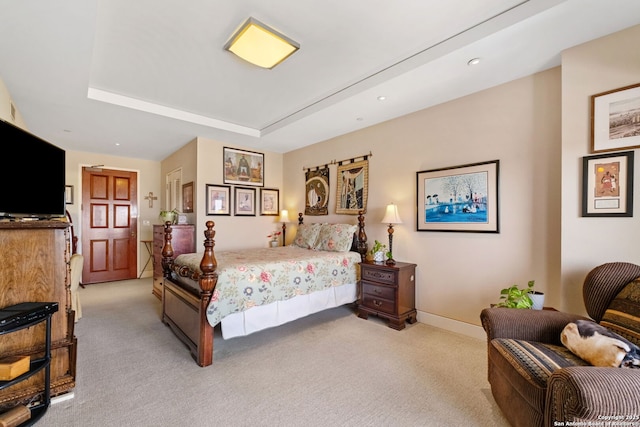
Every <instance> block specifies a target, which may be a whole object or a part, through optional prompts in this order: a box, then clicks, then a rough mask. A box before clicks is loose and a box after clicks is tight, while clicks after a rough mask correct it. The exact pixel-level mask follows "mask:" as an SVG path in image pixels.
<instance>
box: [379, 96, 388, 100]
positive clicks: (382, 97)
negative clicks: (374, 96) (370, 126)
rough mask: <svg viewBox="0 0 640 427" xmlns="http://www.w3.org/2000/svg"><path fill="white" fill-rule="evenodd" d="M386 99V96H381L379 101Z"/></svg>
mask: <svg viewBox="0 0 640 427" xmlns="http://www.w3.org/2000/svg"><path fill="white" fill-rule="evenodd" d="M385 99H387V97H386V96H384V95H380V96H379V97H378V101H384V100H385Z"/></svg>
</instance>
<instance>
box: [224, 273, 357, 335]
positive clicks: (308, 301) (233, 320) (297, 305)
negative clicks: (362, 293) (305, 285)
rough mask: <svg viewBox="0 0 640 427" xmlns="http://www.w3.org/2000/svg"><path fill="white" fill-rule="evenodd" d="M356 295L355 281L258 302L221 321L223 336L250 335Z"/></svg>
mask: <svg viewBox="0 0 640 427" xmlns="http://www.w3.org/2000/svg"><path fill="white" fill-rule="evenodd" d="M356 295H357V286H356V284H355V283H353V284H346V285H342V286H336V287H333V288H329V289H325V290H324V291H319V292H314V293H312V294H308V295H300V296H297V297H294V298H291V299H288V300H285V301H276V302H273V303H271V304H267V305H259V306H256V307H253V308H251V309H249V310H246V311H243V312H240V313H232V314H230V315H228V316H226V317H225V318H224V319H222V321H221V322H220V323H221V326H222V338H224V339H229V338H234V337H241V336H245V335H249V334H252V333H254V332H258V331H261V330H263V329H268V328H273V327H274V326H279V325H282V324H284V323H287V322H291V321H292V320H296V319H300V318H301V317H305V316H308V315H309V314H313V313H317V312H319V311H322V310H327V309H329V308H334V307H338V306H341V305H344V304H349V303H352V302H354V301H355V300H356Z"/></svg>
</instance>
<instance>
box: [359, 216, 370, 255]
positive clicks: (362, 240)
mask: <svg viewBox="0 0 640 427" xmlns="http://www.w3.org/2000/svg"><path fill="white" fill-rule="evenodd" d="M367 249H368V246H367V233H366V232H365V231H364V212H363V211H359V212H358V252H359V253H360V257H361V258H362V261H363V262H364V260H365V258H366V256H367Z"/></svg>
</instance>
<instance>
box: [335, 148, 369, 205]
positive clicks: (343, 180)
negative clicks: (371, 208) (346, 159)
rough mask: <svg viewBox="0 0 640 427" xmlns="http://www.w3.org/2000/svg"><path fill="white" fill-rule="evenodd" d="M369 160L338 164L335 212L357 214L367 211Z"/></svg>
mask: <svg viewBox="0 0 640 427" xmlns="http://www.w3.org/2000/svg"><path fill="white" fill-rule="evenodd" d="M368 187H369V161H368V160H361V161H359V162H351V163H347V164H342V163H341V164H339V165H338V189H337V192H336V213H337V214H347V215H358V213H359V212H360V211H363V213H366V211H367V196H368Z"/></svg>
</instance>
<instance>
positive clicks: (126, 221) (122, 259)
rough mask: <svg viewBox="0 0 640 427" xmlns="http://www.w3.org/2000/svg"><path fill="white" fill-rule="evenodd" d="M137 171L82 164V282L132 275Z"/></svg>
mask: <svg viewBox="0 0 640 427" xmlns="http://www.w3.org/2000/svg"><path fill="white" fill-rule="evenodd" d="M137 188H138V174H137V173H136V172H129V171H120V170H108V169H102V170H101V169H94V168H82V252H83V255H84V268H83V271H82V283H83V284H89V283H99V282H111V281H115V280H125V279H135V278H136V277H137V269H138V268H137V259H138V236H137V229H138V219H137V218H138V204H137V200H138V196H137Z"/></svg>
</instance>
